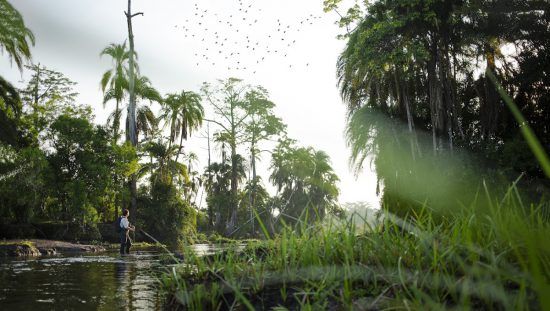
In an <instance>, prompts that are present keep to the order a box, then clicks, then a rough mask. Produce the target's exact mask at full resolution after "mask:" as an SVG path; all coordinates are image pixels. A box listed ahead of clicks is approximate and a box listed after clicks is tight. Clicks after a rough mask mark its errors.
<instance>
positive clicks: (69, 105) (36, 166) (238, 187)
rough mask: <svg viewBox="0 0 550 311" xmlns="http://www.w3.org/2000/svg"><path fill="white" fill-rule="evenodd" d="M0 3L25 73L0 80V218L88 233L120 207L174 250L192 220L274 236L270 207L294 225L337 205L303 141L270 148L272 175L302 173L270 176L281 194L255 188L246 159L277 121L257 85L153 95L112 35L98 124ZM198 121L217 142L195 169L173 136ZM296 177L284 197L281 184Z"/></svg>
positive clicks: (334, 191)
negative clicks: (102, 117) (104, 110)
mask: <svg viewBox="0 0 550 311" xmlns="http://www.w3.org/2000/svg"><path fill="white" fill-rule="evenodd" d="M0 4H1V5H2V7H4V8H5V9H6V10H5V11H3V12H2V15H0V19H1V20H0V26H1V27H4V28H6V27H11V28H10V31H9V32H8V31H2V32H1V37H0V46H1V47H3V48H4V49H5V50H6V51H7V52H8V55H9V57H11V58H12V59H14V60H15V61H16V63H17V65H18V66H19V68H20V69H21V70H23V69H25V70H27V72H28V73H29V74H30V77H29V79H28V80H27V81H26V83H25V85H24V86H23V87H22V88H21V89H17V88H16V87H14V86H13V85H11V84H10V83H9V82H8V81H5V80H4V79H1V77H0V86H1V88H0V95H1V97H0V119H1V120H0V121H2V122H1V125H2V131H1V132H0V151H1V152H0V174H1V175H0V186H1V190H0V218H1V219H0V220H1V221H0V223H14V222H15V223H37V222H52V221H53V222H57V223H62V224H76V225H77V226H79V227H81V228H82V229H83V230H89V228H94V227H95V226H96V224H98V223H100V222H112V221H113V220H114V219H116V218H117V217H118V216H119V215H120V214H121V212H122V209H125V208H129V209H130V212H131V214H130V219H131V221H132V222H134V223H136V224H137V225H138V227H139V228H142V229H144V230H146V231H148V232H149V233H151V234H153V235H154V236H155V237H157V238H159V239H160V240H161V241H164V242H168V243H171V244H172V245H174V246H175V245H178V244H179V243H181V242H183V241H185V240H192V238H193V236H194V235H195V234H196V229H197V217H198V216H199V217H200V221H201V223H202V226H201V229H202V230H205V231H207V232H211V233H213V232H216V233H219V234H223V235H226V236H234V235H237V234H238V235H241V236H242V235H249V236H260V235H261V233H260V228H259V226H258V223H257V219H256V218H258V219H260V220H262V221H264V222H266V223H270V224H271V226H270V229H271V231H272V232H274V231H276V230H278V229H279V228H281V227H282V223H281V222H279V221H278V219H279V218H280V216H276V215H277V213H279V215H288V216H289V217H292V220H289V221H287V222H288V223H295V222H296V220H297V219H298V218H300V217H303V215H305V217H308V219H309V220H310V221H313V220H321V219H323V218H324V216H325V215H326V214H327V213H328V212H332V211H335V210H337V209H336V202H337V196H338V192H339V191H338V188H337V186H336V183H337V181H338V178H337V177H336V175H335V174H334V172H333V171H332V168H331V167H330V163H329V158H328V156H327V155H326V154H324V153H323V152H320V151H315V150H313V149H312V148H298V147H292V148H294V149H295V150H296V151H295V152H290V149H289V150H286V149H285V150H286V152H282V149H281V148H278V149H277V150H279V151H276V152H275V153H274V154H273V159H274V161H277V164H276V165H275V164H274V166H273V170H275V171H276V172H274V173H273V174H280V172H282V171H287V172H288V171H291V170H293V169H295V168H296V169H297V168H298V167H299V166H301V167H303V170H301V173H300V175H299V176H292V177H291V176H288V180H286V181H281V180H277V181H276V180H275V179H273V181H274V182H275V183H276V184H277V185H278V188H279V190H280V191H281V193H280V194H277V195H276V196H275V197H271V196H270V194H269V193H268V192H267V191H266V188H265V186H264V185H263V184H262V178H261V176H259V175H258V173H257V170H256V163H257V161H259V160H260V159H261V157H260V153H261V151H260V150H262V151H266V150H268V151H269V150H271V149H273V148H274V146H272V144H271V145H270V144H269V141H273V140H275V139H277V138H281V137H282V136H283V135H284V132H285V127H286V126H285V125H284V123H283V122H282V120H281V119H280V118H278V117H276V116H275V115H274V113H273V109H274V107H275V104H274V103H273V102H271V101H270V99H269V93H268V91H267V90H265V89H264V88H263V87H261V86H251V85H248V84H246V83H244V82H243V81H241V80H239V79H235V78H229V79H227V80H225V81H217V82H216V83H215V84H208V83H205V84H204V86H203V88H202V90H201V91H202V94H199V93H196V92H193V91H180V92H172V93H168V94H166V95H165V96H162V95H161V94H160V93H159V92H158V91H157V90H156V89H155V88H154V87H153V85H152V82H151V81H150V80H149V79H148V78H147V77H146V76H144V75H143V74H141V72H140V71H139V66H138V63H137V61H136V59H137V53H136V52H135V51H134V50H133V49H132V42H131V40H130V48H129V47H128V46H127V44H126V43H122V44H114V43H113V44H110V45H108V46H107V47H105V48H104V49H103V50H102V51H101V53H100V56H101V57H109V58H111V60H112V66H111V68H109V69H107V70H106V71H105V72H104V73H103V75H102V77H101V79H100V86H101V90H102V92H103V104H104V106H106V105H107V104H109V103H114V109H113V112H112V113H111V114H110V115H109V117H108V119H107V122H106V124H105V125H95V124H94V123H93V122H94V116H93V114H92V109H91V107H90V106H87V105H80V104H79V103H78V93H77V92H76V91H75V87H76V83H75V82H73V81H72V80H70V78H68V77H66V76H65V75H64V74H63V73H61V72H58V71H56V70H53V69H50V68H47V67H46V66H44V65H41V64H39V63H38V64H35V63H29V64H28V65H24V62H25V61H29V59H30V49H29V47H28V45H29V44H30V43H34V37H33V36H32V33H30V31H29V30H28V29H26V28H25V26H24V23H23V20H22V18H21V16H20V15H19V13H18V12H17V11H15V10H14V9H13V7H12V6H11V5H9V4H8V3H7V2H5V1H2V2H0ZM12 30H13V31H12ZM15 30H17V31H15ZM130 39H132V38H130ZM16 46H17V48H14V47H16ZM203 99H205V100H206V101H207V102H208V103H209V104H210V105H209V107H208V108H209V109H210V110H209V111H208V109H207V111H208V112H209V113H210V116H209V115H208V114H207V112H205V108H204V107H203V106H202V103H203ZM123 108H126V109H123ZM124 115H125V116H126V121H125V126H121V123H122V120H121V119H122V118H123V117H124ZM204 122H208V131H210V126H212V128H213V129H214V135H212V136H211V135H210V132H208V136H207V139H208V146H209V148H210V146H211V145H213V146H216V147H221V149H222V155H221V159H220V160H219V161H211V157H210V154H211V153H210V149H209V159H208V165H206V168H205V169H204V172H200V171H199V170H198V168H199V167H198V165H196V162H197V160H198V158H197V156H196V155H195V154H194V153H193V152H192V151H191V150H187V148H184V144H185V141H186V140H187V139H188V138H189V137H190V136H191V135H192V133H194V132H197V131H199V130H200V129H201V127H202V125H203V123H204ZM122 132H124V134H125V135H124V136H123V137H125V139H124V140H122V139H120V138H121V136H122V135H121V134H122ZM226 147H229V148H230V156H229V157H228V156H227V155H226V153H225V148H226ZM288 147H290V146H288ZM294 149H292V150H294ZM247 158H249V159H250V161H248V160H247ZM275 159H278V160H275ZM303 161H305V162H303ZM277 172H279V173H277ZM266 179H267V178H266ZM291 180H292V181H291ZM295 181H296V182H298V183H299V186H298V187H299V189H295V190H293V192H296V195H295V196H292V195H290V194H289V189H290V188H288V187H294V186H295V185H294V182H295ZM283 184H284V186H283ZM138 186H139V189H138ZM199 193H200V196H199ZM204 193H205V194H206V195H205V196H204V197H203V194H204ZM203 200H204V201H205V202H206V205H207V206H206V208H203V209H202V210H201V205H202V203H203ZM304 212H305V213H304ZM256 215H258V216H256ZM308 215H309V216H308ZM314 215H315V216H314ZM277 223H278V225H276V224H277ZM86 228H88V229H86ZM94 236H95V235H94Z"/></svg>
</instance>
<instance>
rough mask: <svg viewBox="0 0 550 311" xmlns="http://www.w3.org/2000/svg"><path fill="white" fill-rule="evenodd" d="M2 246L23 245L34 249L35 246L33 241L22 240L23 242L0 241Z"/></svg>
mask: <svg viewBox="0 0 550 311" xmlns="http://www.w3.org/2000/svg"><path fill="white" fill-rule="evenodd" d="M0 245H21V246H27V247H30V248H34V247H35V245H34V243H33V242H32V241H27V240H21V241H0Z"/></svg>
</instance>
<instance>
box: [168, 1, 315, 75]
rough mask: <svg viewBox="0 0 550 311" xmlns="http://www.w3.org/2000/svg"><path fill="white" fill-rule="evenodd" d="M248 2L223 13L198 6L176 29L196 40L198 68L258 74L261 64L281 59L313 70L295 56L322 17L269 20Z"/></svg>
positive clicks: (289, 66)
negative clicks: (308, 30)
mask: <svg viewBox="0 0 550 311" xmlns="http://www.w3.org/2000/svg"><path fill="white" fill-rule="evenodd" d="M245 1H246V0H237V1H236V4H238V5H233V6H232V7H230V8H229V9H226V10H224V11H223V12H216V11H215V10H213V9H208V8H206V9H205V8H203V7H201V6H199V4H198V3H194V6H193V10H192V11H191V12H188V13H187V16H185V17H184V23H183V24H181V25H175V26H174V28H176V29H177V30H179V31H181V32H183V35H184V38H186V40H192V41H193V45H192V46H193V47H194V48H195V51H193V55H194V57H195V63H196V66H200V65H211V66H223V67H227V70H245V71H250V72H252V73H254V74H255V73H256V70H257V68H258V66H259V65H260V64H262V63H264V62H266V61H268V60H269V59H273V58H279V60H278V61H279V62H280V63H281V64H282V65H284V66H288V68H289V69H292V68H296V67H299V66H304V67H309V63H308V62H307V61H303V62H300V63H296V60H295V58H292V57H291V56H292V55H291V54H292V53H293V52H294V51H295V50H296V45H297V43H298V42H299V41H300V32H303V31H304V30H305V29H306V28H307V27H310V26H313V25H314V24H315V23H316V22H318V21H320V19H321V16H315V15H314V14H309V15H308V16H305V17H303V18H300V19H298V20H297V21H294V22H293V23H285V22H284V21H283V20H282V19H280V18H278V19H276V20H275V18H273V19H270V18H266V16H269V14H264V12H263V10H262V8H257V7H256V6H255V4H254V3H253V2H252V1H249V2H245Z"/></svg>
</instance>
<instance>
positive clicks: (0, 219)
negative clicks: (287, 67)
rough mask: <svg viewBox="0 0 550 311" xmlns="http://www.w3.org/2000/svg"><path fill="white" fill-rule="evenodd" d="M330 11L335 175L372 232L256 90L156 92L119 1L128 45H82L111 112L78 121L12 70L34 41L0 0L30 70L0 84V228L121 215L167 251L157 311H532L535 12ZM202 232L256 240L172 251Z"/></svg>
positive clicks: (541, 191) (507, 0) (540, 249)
mask: <svg viewBox="0 0 550 311" xmlns="http://www.w3.org/2000/svg"><path fill="white" fill-rule="evenodd" d="M343 3H344V2H342V1H340V0H326V1H324V2H323V4H324V9H325V10H326V11H327V12H331V11H335V12H336V13H338V15H339V16H340V20H339V25H340V27H342V29H343V30H344V31H345V32H344V33H343V34H342V35H341V39H342V40H345V43H346V46H345V48H344V50H343V51H342V53H341V54H340V57H339V58H338V60H337V66H336V71H337V76H338V83H339V88H340V92H341V96H342V98H343V101H344V103H345V104H346V106H347V111H348V114H347V128H346V132H345V135H346V137H347V141H348V145H349V147H350V149H351V158H350V160H351V161H350V162H351V164H352V167H353V168H354V169H355V171H356V172H357V173H358V174H360V173H361V172H362V170H363V168H364V166H365V165H368V164H371V165H374V167H375V171H376V174H377V177H378V189H377V191H378V192H379V193H380V194H381V207H382V208H381V210H380V213H379V219H378V221H375V222H373V221H372V219H368V220H367V216H366V215H365V214H363V213H361V212H359V213H357V208H355V209H354V212H353V213H352V212H351V211H350V209H349V208H345V207H342V206H340V205H339V203H338V196H339V193H340V190H339V188H338V181H339V179H338V176H337V175H336V174H335V172H334V170H333V168H332V167H331V164H330V159H329V156H328V155H327V154H326V153H325V152H323V151H320V150H316V149H315V148H313V147H307V146H300V145H299V143H298V142H297V141H296V140H293V139H292V138H289V137H287V135H286V125H285V123H284V121H283V120H282V119H281V118H279V117H278V116H276V115H275V113H274V111H275V107H276V106H275V103H274V102H273V101H271V99H270V94H269V92H268V90H266V89H265V88H264V87H262V86H258V85H253V84H249V83H247V82H245V81H243V80H240V79H237V78H228V79H224V80H218V81H212V82H205V83H203V85H202V87H201V88H200V90H196V91H192V90H174V91H173V92H169V93H167V94H161V93H159V92H158V91H157V90H156V89H155V87H154V85H153V83H152V81H151V80H150V79H149V78H147V77H146V76H145V75H144V74H143V72H141V70H140V66H139V63H138V58H137V55H138V53H137V52H136V51H135V50H134V44H133V38H134V33H133V30H132V19H133V18H134V17H136V16H139V15H140V14H141V13H134V14H132V11H131V1H128V10H127V13H126V17H127V22H128V40H127V41H125V40H123V39H122V38H121V41H123V43H111V44H108V45H107V46H106V47H105V48H104V49H103V50H102V51H98V52H99V56H100V57H107V58H109V59H110V60H112V65H111V66H110V68H106V71H105V73H104V74H103V75H102V76H101V77H97V78H98V81H99V85H100V86H101V90H102V92H103V104H104V105H105V107H107V106H109V107H112V113H111V114H110V116H109V118H108V120H107V122H106V124H95V123H94V117H93V113H92V109H91V107H90V106H86V105H80V104H78V100H77V98H78V96H77V95H78V94H77V93H76V92H75V83H74V82H73V81H71V79H70V78H68V77H66V76H65V75H64V74H62V73H60V72H58V71H56V70H53V69H50V68H47V67H45V66H43V65H41V64H39V63H32V62H31V61H30V56H31V53H30V46H32V44H33V43H34V36H33V34H32V32H31V31H30V30H29V29H27V28H26V26H25V24H24V21H23V18H22V17H21V15H20V14H19V13H18V12H17V11H16V10H15V9H14V8H13V7H12V6H11V5H10V4H9V3H8V2H7V1H6V0H0V9H1V10H0V34H1V35H0V48H1V49H2V51H3V52H5V54H7V56H8V57H9V58H11V59H12V60H13V61H14V62H15V64H16V65H17V66H18V68H19V69H20V70H22V71H23V70H25V71H26V72H27V73H29V76H30V78H29V79H28V81H26V84H25V85H24V86H23V87H21V88H16V87H15V86H13V85H12V84H11V83H10V82H9V81H6V80H5V79H3V78H1V77H0V130H1V131H0V224H10V225H13V224H16V225H18V224H29V223H37V222H53V223H62V224H64V225H67V228H69V225H70V226H72V227H71V228H72V229H71V230H75V229H74V228H76V230H77V231H78V230H80V232H79V233H78V234H77V236H79V237H89V238H90V237H91V238H96V237H97V235H98V231H97V227H98V224H100V223H102V222H112V221H113V220H114V219H115V218H116V217H117V216H118V215H120V213H121V210H122V209H124V208H129V209H130V210H131V218H132V219H131V220H132V222H134V223H136V224H137V225H138V228H143V229H144V230H146V231H147V232H149V233H150V234H152V235H153V236H155V237H157V238H159V239H160V240H161V241H162V242H166V243H167V244H170V246H172V248H174V249H178V250H182V249H183V252H184V254H183V258H184V261H183V262H180V263H181V264H178V265H173V266H170V270H169V271H168V273H167V274H165V275H164V276H163V277H162V278H161V281H162V286H163V289H164V290H165V292H166V293H167V297H168V302H167V303H168V305H169V306H170V307H173V308H176V309H177V308H184V309H192V310H202V309H204V310H218V309H232V308H237V309H251V310H252V309H279V310H285V309H306V310H319V309H359V310H364V309H394V308H395V309H447V308H457V309H497V310H500V309H512V310H516V309H521V310H523V309H541V310H546V309H550V298H549V297H548V295H547V293H549V292H550V287H549V285H548V284H550V244H549V243H545V242H546V240H545V238H547V237H548V236H549V234H550V225H549V223H548V220H549V215H550V204H549V203H548V194H549V193H550V191H549V190H548V187H549V185H550V184H549V180H550V179H549V178H550V160H548V156H547V154H548V151H550V135H549V134H550V127H549V126H550V80H549V79H550V75H549V74H548V64H549V62H550V54H549V53H550V42H549V41H548V40H550V37H549V36H548V29H550V16H549V14H550V4H548V3H546V2H544V1H527V0H526V1H515V0H514V1H512V0H495V1H486V0H473V1H466V2H465V1H454V0H434V1H425V0H391V1H378V0H375V1H362V2H358V3H357V4H356V5H354V6H352V7H349V8H345V7H344V4H343ZM342 9H344V12H343V13H341V12H340V11H341V10H342ZM122 118H125V119H122ZM204 130H205V131H204ZM198 133H200V134H201V135H202V136H204V138H205V139H206V141H207V146H208V159H204V160H207V161H205V162H207V163H206V165H205V167H204V168H200V167H199V165H198V164H197V162H198V160H199V159H198V156H197V155H196V154H195V153H194V152H193V151H192V150H190V148H189V145H190V144H188V139H189V138H190V137H191V136H192V135H197V134H198ZM265 150H267V151H269V157H270V158H269V159H268V160H267V161H269V172H268V173H267V174H265V176H262V174H261V173H258V169H257V168H258V166H259V165H258V164H259V162H260V161H266V159H263V158H262V155H263V151H265ZM216 151H219V152H216ZM218 155H219V156H218ZM369 162H370V163H369ZM203 164H204V163H203ZM268 183H270V184H271V185H272V186H273V187H274V188H275V189H276V193H275V194H270V193H269V191H268V190H267V188H268ZM203 203H205V205H206V206H203V205H204V204H203ZM67 230H68V229H67ZM90 232H91V233H92V234H90ZM86 233H88V234H86ZM22 235H24V234H22ZM206 235H210V236H211V239H215V240H216V241H217V242H222V243H227V242H231V240H229V239H244V238H255V239H258V240H241V241H242V242H245V243H243V244H244V245H241V244H239V243H235V244H233V247H232V248H229V249H228V250H224V251H222V252H220V253H218V254H214V255H209V256H202V257H201V256H198V255H197V254H195V253H193V252H192V249H191V248H189V247H188V245H186V244H187V243H182V242H184V241H188V242H193V241H203V240H204V239H205V237H206ZM173 259H174V260H177V259H176V258H173ZM178 261H179V260H178Z"/></svg>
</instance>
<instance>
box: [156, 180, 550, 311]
mask: <svg viewBox="0 0 550 311" xmlns="http://www.w3.org/2000/svg"><path fill="white" fill-rule="evenodd" d="M516 194H517V193H516V192H515V191H514V189H511V191H510V192H509V193H508V195H507V196H506V197H505V198H503V199H502V200H500V201H494V200H493V201H491V202H492V203H491V206H490V207H489V208H487V209H483V210H482V211H481V212H480V209H479V208H478V207H471V208H465V209H463V210H461V211H457V213H456V214H455V215H454V217H452V218H449V219H447V220H445V221H443V222H439V223H436V222H435V221H434V220H433V218H432V216H431V214H430V213H429V212H428V209H424V210H422V211H421V212H420V213H418V214H417V215H414V217H411V218H409V219H408V220H403V219H393V220H391V219H390V218H391V217H390V216H388V217H387V218H386V220H385V221H384V222H383V226H381V227H379V228H373V229H372V230H365V231H364V232H358V231H357V230H356V228H355V227H354V226H353V225H352V224H351V223H347V224H344V225H341V226H321V225H319V226H313V227H309V228H305V227H304V228H302V230H299V231H300V232H301V233H297V231H292V230H290V229H287V230H284V231H283V232H282V233H281V234H280V235H278V236H276V237H274V238H273V239H271V240H266V241H261V242H255V243H249V244H248V246H247V247H246V248H245V250H244V251H243V252H240V253H239V252H228V253H227V252H226V253H223V254H219V255H217V256H213V257H203V258H201V257H197V256H195V255H194V254H193V253H192V252H191V251H188V252H186V254H185V258H186V261H185V263H184V264H182V265H178V266H176V267H174V268H173V269H172V271H171V272H170V273H169V274H166V275H165V276H164V277H163V278H162V284H163V288H164V289H165V290H166V291H167V292H168V293H169V294H170V296H171V297H173V298H172V300H171V303H172V304H174V305H185V306H186V307H187V308H189V309H190V310H212V309H218V308H220V307H222V308H226V307H232V306H233V307H237V306H238V307H239V308H244V309H271V308H274V307H277V306H282V307H286V308H288V309H306V310H319V309H327V308H333V307H335V308H337V309H361V308H363V309H365V308H367V309H368V308H371V309H372V308H374V309H394V308H397V309H442V308H451V307H457V308H476V309H477V308H482V309H499V310H500V309H509V310H518V309H519V310H522V309H541V310H550V301H549V300H548V294H547V293H550V286H549V285H548V284H550V283H549V280H550V279H549V276H550V243H546V242H547V239H548V237H550V226H549V225H548V223H547V222H546V221H545V220H544V219H543V218H542V216H541V214H540V211H539V209H538V207H536V206H532V207H530V208H525V207H522V206H521V203H520V202H521V200H519V197H518V196H517V195H516ZM412 219H414V221H413V220H412Z"/></svg>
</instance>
